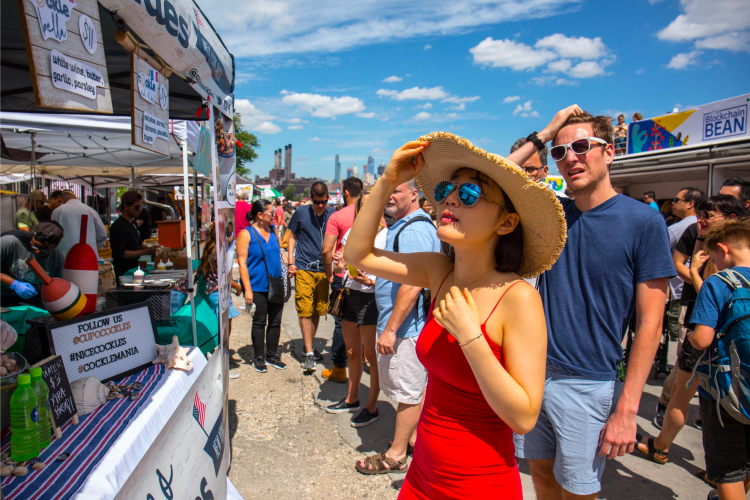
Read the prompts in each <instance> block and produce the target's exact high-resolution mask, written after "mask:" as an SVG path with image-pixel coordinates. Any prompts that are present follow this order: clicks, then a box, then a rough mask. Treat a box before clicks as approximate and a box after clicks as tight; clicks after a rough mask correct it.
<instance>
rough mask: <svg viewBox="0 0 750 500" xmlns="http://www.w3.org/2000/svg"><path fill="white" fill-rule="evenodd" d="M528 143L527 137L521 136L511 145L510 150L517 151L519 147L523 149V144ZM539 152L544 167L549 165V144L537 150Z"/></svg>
mask: <svg viewBox="0 0 750 500" xmlns="http://www.w3.org/2000/svg"><path fill="white" fill-rule="evenodd" d="M524 144H526V138H525V137H521V138H520V139H518V140H517V141H516V142H514V143H513V145H512V146H511V147H510V152H511V153H515V152H516V151H518V150H519V149H521V146H523V145H524ZM537 154H538V155H539V160H540V161H541V162H542V167H546V166H547V146H544V148H543V149H540V150H539V151H537Z"/></svg>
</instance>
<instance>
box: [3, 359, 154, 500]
mask: <svg viewBox="0 0 750 500" xmlns="http://www.w3.org/2000/svg"><path fill="white" fill-rule="evenodd" d="M164 371H165V367H164V365H161V364H159V365H154V366H151V367H149V368H147V369H145V370H143V371H141V372H138V373H136V374H134V375H131V376H129V377H126V378H124V379H122V380H119V381H117V384H118V385H121V384H132V383H133V382H140V383H141V385H142V386H143V387H142V388H141V391H140V392H141V395H140V397H139V398H138V399H137V400H135V401H130V400H129V399H128V398H122V399H114V400H112V401H107V402H106V403H105V404H103V405H102V406H100V407H99V408H97V410H96V411H94V412H93V413H90V414H88V415H84V416H83V417H78V422H79V423H78V425H72V424H71V423H70V422H68V423H66V424H65V425H64V426H63V427H62V438H61V439H55V436H54V434H53V435H52V443H51V444H50V445H49V446H48V447H47V448H45V449H44V450H42V453H41V455H40V458H41V459H42V462H44V463H45V464H47V467H45V468H44V469H42V470H40V471H35V470H31V468H29V474H28V475H26V476H23V477H16V476H10V477H6V478H3V480H2V489H3V494H4V495H5V499H6V500H64V499H66V498H70V497H71V496H73V495H74V494H75V493H76V491H78V488H80V486H81V484H83V482H84V481H85V480H86V478H87V477H88V475H89V473H90V472H91V470H92V469H93V468H94V467H95V466H96V464H98V463H99V461H100V460H101V459H102V457H103V456H104V455H105V454H106V453H107V451H108V450H109V448H110V447H111V446H112V444H114V442H115V441H116V440H117V438H118V437H119V436H120V434H121V433H122V431H123V430H125V428H126V427H127V426H128V424H129V423H130V420H132V418H133V417H134V416H135V414H136V413H137V412H138V409H139V408H140V407H141V405H143V403H144V402H145V401H146V400H148V398H149V396H150V394H151V392H152V391H153V390H154V388H155V387H156V386H157V384H158V383H159V379H161V377H162V375H163V374H164ZM0 451H2V452H3V453H9V452H10V433H8V435H7V436H6V437H5V439H3V441H2V446H1V448H0ZM60 453H70V457H69V458H68V459H67V460H65V461H63V462H60V461H58V460H56V457H57V456H58V455H59V454H60Z"/></svg>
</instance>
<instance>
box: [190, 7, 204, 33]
mask: <svg viewBox="0 0 750 500" xmlns="http://www.w3.org/2000/svg"><path fill="white" fill-rule="evenodd" d="M193 10H194V11H195V20H196V21H198V24H199V25H201V26H203V27H204V28H205V27H206V25H205V24H203V19H201V14H200V12H198V9H195V8H194V9H193Z"/></svg>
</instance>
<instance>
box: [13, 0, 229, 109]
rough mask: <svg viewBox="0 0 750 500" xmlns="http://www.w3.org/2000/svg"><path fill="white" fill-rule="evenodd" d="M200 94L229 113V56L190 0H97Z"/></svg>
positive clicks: (209, 24)
mask: <svg viewBox="0 0 750 500" xmlns="http://www.w3.org/2000/svg"><path fill="white" fill-rule="evenodd" d="M27 1H28V0H27ZM100 3H101V4H102V6H103V7H104V8H105V9H107V10H109V11H111V12H117V16H118V17H119V18H121V19H122V20H123V21H125V23H126V24H127V25H128V27H129V28H130V29H131V30H132V31H133V32H134V33H135V34H137V35H138V37H139V38H141V40H143V42H144V43H145V44H146V45H148V46H149V47H152V48H154V50H155V51H156V53H157V54H158V55H159V56H160V57H161V58H162V59H163V60H164V61H165V62H166V63H167V64H168V65H169V66H170V67H172V68H174V69H175V70H176V71H178V72H180V73H181V74H183V75H185V76H189V77H190V78H191V79H192V81H193V83H191V84H190V85H191V86H192V87H193V89H195V91H196V92H198V93H199V94H200V95H201V96H203V97H204V98H205V97H209V96H210V97H211V104H213V105H216V106H218V108H219V109H220V111H221V112H222V113H224V114H225V115H227V116H228V117H230V118H231V117H232V113H233V111H234V108H233V101H232V93H233V92H234V57H233V56H232V54H230V53H229V51H228V50H227V48H226V47H225V46H224V42H222V40H221V38H220V37H219V35H218V34H217V33H216V31H214V29H213V27H212V26H211V23H210V22H209V20H208V18H206V16H205V15H204V13H203V11H202V10H201V9H200V7H199V6H198V4H197V3H196V2H195V1H194V0H144V1H140V0H135V1H134V0H100Z"/></svg>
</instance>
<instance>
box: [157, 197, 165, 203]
mask: <svg viewBox="0 0 750 500" xmlns="http://www.w3.org/2000/svg"><path fill="white" fill-rule="evenodd" d="M156 201H157V202H159V203H162V204H164V203H166V202H167V199H166V198H165V197H164V196H159V197H158V198H156Z"/></svg>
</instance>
